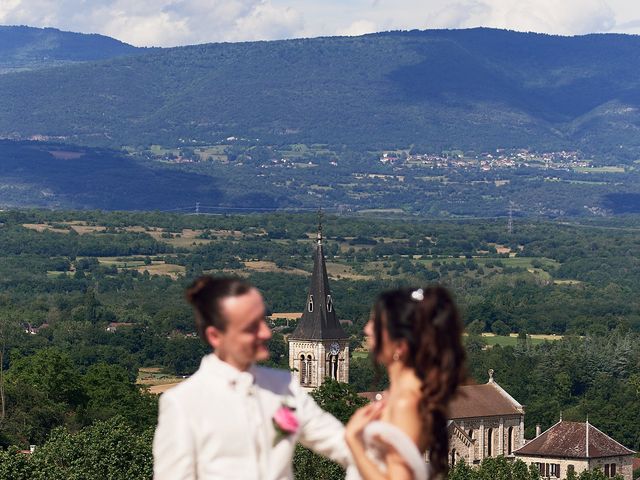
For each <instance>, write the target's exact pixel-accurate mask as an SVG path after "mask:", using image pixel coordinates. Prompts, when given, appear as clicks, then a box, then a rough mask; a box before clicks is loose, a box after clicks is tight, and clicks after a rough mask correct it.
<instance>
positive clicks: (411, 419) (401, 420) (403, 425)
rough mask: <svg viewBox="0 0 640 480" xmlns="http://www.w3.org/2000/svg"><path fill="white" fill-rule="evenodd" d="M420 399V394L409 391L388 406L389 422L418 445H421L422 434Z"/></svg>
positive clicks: (401, 393) (398, 396)
mask: <svg viewBox="0 0 640 480" xmlns="http://www.w3.org/2000/svg"><path fill="white" fill-rule="evenodd" d="M420 398H421V396H420V394H419V392H416V391H415V390H407V391H404V392H400V394H399V395H397V396H396V397H395V398H394V399H393V400H392V401H390V402H389V404H388V418H387V421H388V422H389V423H391V424H392V425H394V426H396V427H398V428H399V429H400V430H402V431H404V433H405V434H407V435H408V436H409V437H410V438H411V439H412V440H413V441H414V442H415V443H416V444H419V443H420V435H421V433H422V418H421V416H420V408H419V407H420Z"/></svg>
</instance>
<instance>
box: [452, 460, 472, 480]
mask: <svg viewBox="0 0 640 480" xmlns="http://www.w3.org/2000/svg"><path fill="white" fill-rule="evenodd" d="M477 478H478V471H477V470H476V469H474V468H472V467H470V466H469V465H467V463H466V462H465V461H464V459H463V460H460V461H459V462H458V463H456V464H455V465H454V467H453V468H452V469H451V470H449V476H448V479H449V480H476V479H477Z"/></svg>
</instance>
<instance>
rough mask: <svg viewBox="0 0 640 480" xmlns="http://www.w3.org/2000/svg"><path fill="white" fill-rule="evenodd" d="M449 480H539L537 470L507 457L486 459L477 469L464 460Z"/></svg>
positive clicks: (455, 467) (450, 473) (459, 463)
mask: <svg viewBox="0 0 640 480" xmlns="http://www.w3.org/2000/svg"><path fill="white" fill-rule="evenodd" d="M447 478H448V480H539V479H540V474H539V473H538V470H537V468H535V467H534V466H532V468H527V465H526V464H525V463H524V462H523V461H522V460H516V461H514V462H511V461H508V460H507V459H506V458H505V457H502V456H500V457H496V458H486V459H484V460H483V461H482V463H481V464H480V465H479V466H477V467H471V466H469V465H467V464H466V463H465V461H464V460H461V461H459V462H457V463H456V464H455V465H454V467H453V468H452V469H451V470H450V471H449V475H448V477H447Z"/></svg>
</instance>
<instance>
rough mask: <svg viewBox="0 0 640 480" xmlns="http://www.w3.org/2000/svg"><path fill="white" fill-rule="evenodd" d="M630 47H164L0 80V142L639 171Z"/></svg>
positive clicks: (369, 42)
mask: <svg viewBox="0 0 640 480" xmlns="http://www.w3.org/2000/svg"><path fill="white" fill-rule="evenodd" d="M639 47H640V38H638V37H635V36H625V35H588V36H583V37H559V36H549V35H540V34H532V33H516V32H509V31H500V30H490V29H472V30H451V31H443V30H430V31H412V32H390V33H381V34H371V35H365V36H361V37H332V38H315V39H299V40H286V41H273V42H249V43H234V44H227V43H225V44H208V45H196V46H189V47H180V48H173V49H164V50H158V51H154V52H151V53H148V54H145V55H136V56H131V57H125V58H118V59H113V60H108V61H103V62H98V63H96V62H94V63H90V64H82V65H75V66H68V67H63V68H58V69H55V70H48V71H46V72H44V71H35V72H27V73H18V74H11V75H4V76H2V77H0V95H2V97H3V98H4V101H3V103H2V106H1V107H0V135H3V136H14V137H15V136H17V137H26V136H30V135H37V134H40V135H48V136H59V137H62V138H64V139H66V140H67V141H79V142H83V143H91V144H102V145H105V144H108V145H118V146H119V145H125V144H126V145H145V144H147V143H160V144H164V145H168V144H173V145H175V144H179V143H180V142H191V141H193V140H195V141H202V142H215V141H219V140H221V139H224V138H226V137H228V136H236V137H246V138H250V139H256V138H258V139H260V140H262V141H266V142H271V143H295V142H300V143H316V142H321V143H329V144H347V145H351V146H359V147H364V148H372V147H390V146H403V147H408V146H411V145H420V146H422V147H424V148H429V149H432V150H433V151H438V152H439V151H440V150H442V149H444V148H462V149H465V150H469V149H478V150H482V149H488V148H497V147H532V148H538V149H557V148H582V149H586V150H591V151H595V152H602V153H608V154H611V155H615V156H616V157H620V158H628V159H633V160H635V159H636V158H637V157H636V156H635V153H636V149H637V148H638V147H639V146H640V135H639V134H638V133H639V130H638V126H639V125H640V117H639V116H638V110H637V107H638V102H639V101H640V90H639V85H640V84H639V82H640V80H638V79H639V78H640V59H638V56H637V55H635V53H634V52H636V51H637V49H638V48H639ZM61 112H64V114H63V115H62V114H61Z"/></svg>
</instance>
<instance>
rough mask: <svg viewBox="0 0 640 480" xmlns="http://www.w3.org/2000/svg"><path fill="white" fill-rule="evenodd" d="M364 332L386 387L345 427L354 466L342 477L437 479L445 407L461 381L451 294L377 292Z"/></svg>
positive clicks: (442, 467)
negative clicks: (384, 374)
mask: <svg viewBox="0 0 640 480" xmlns="http://www.w3.org/2000/svg"><path fill="white" fill-rule="evenodd" d="M364 333H365V335H366V337H367V341H368V343H369V348H370V350H371V351H372V353H373V359H374V361H375V362H376V363H377V364H378V365H380V366H382V367H384V368H385V369H386V370H387V373H388V375H389V390H388V392H387V393H386V394H385V398H384V400H383V401H380V402H376V403H373V404H370V405H367V406H366V407H363V408H361V409H360V410H358V411H357V412H356V413H355V414H354V415H353V417H352V418H351V420H350V421H349V423H348V425H347V429H346V440H347V444H348V445H349V448H350V449H351V453H352V456H353V459H354V462H355V466H356V467H357V472H356V471H354V470H353V468H352V469H351V470H350V471H349V472H348V474H347V478H348V479H354V480H355V479H358V478H362V479H363V480H382V479H393V480H405V479H406V480H425V479H427V478H432V479H435V478H444V477H445V476H446V473H447V470H448V462H447V459H448V450H449V437H448V430H447V406H448V404H449V402H450V400H451V398H452V397H453V396H454V395H455V393H456V390H457V388H458V386H459V385H460V384H461V382H462V381H463V380H464V378H465V350H464V347H463V345H462V324H461V322H460V316H459V313H458V309H457V308H456V305H455V303H454V301H453V299H452V297H451V295H450V294H449V292H448V291H447V290H446V289H444V288H443V287H440V286H432V287H427V288H401V289H398V290H392V291H388V292H384V293H382V294H381V295H380V296H379V297H378V299H377V301H376V303H375V305H374V308H373V311H372V313H371V317H370V319H369V322H368V323H367V325H366V326H365V328H364ZM427 451H428V457H429V463H428V465H427V464H426V463H425V458H424V454H425V452H427Z"/></svg>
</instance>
